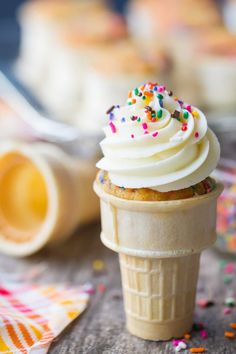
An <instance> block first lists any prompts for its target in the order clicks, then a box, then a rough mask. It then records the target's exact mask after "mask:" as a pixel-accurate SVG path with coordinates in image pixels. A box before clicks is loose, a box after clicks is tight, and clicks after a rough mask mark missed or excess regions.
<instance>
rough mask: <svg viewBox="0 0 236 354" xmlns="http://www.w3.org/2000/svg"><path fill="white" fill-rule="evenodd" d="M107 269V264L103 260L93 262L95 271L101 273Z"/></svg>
mask: <svg viewBox="0 0 236 354" xmlns="http://www.w3.org/2000/svg"><path fill="white" fill-rule="evenodd" d="M104 268H105V264H104V262H103V261H102V260H101V259H95V260H94V261H93V269H94V270H96V271H101V270H103V269H104Z"/></svg>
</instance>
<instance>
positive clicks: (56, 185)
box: [0, 143, 98, 256]
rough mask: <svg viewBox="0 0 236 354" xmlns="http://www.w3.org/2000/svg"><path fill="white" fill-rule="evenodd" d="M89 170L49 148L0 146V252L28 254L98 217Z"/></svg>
mask: <svg viewBox="0 0 236 354" xmlns="http://www.w3.org/2000/svg"><path fill="white" fill-rule="evenodd" d="M93 179H94V168H93V167H91V166H90V165H89V163H86V162H82V161H78V160H73V159H72V158H70V157H69V156H68V155H66V154H65V153H64V152H63V151H62V150H61V149H59V148H57V147H55V146H53V145H50V144H43V143H41V144H34V145H27V144H22V143H7V144H6V143H4V144H3V145H2V146H1V147H0V251H2V252H3V253H7V254H11V255H14V256H26V255H30V254H32V253H34V252H36V251H38V250H39V249H41V248H42V247H43V246H45V245H46V244H47V245H48V244H53V243H56V242H59V241H62V240H65V239H66V238H68V237H69V236H70V235H71V234H72V232H73V231H74V230H75V228H76V227H77V226H78V225H80V224H82V223H85V222H89V221H91V220H93V219H94V218H96V217H97V215H98V203H97V201H96V198H95V196H94V193H93V191H92V180H93Z"/></svg>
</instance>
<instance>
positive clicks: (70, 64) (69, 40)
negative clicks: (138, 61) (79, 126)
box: [40, 9, 127, 122]
mask: <svg viewBox="0 0 236 354" xmlns="http://www.w3.org/2000/svg"><path fill="white" fill-rule="evenodd" d="M126 35H127V31H126V26H125V23H124V20H123V19H122V18H121V17H120V16H119V15H117V14H115V13H113V12H111V11H110V10H109V9H100V10H97V11H96V12H90V13H89V14H88V15H87V16H85V17H84V18H81V19H80V20H79V21H77V22H76V23H71V25H70V26H67V27H66V28H64V29H63V30H61V31H60V32H59V33H58V36H57V38H56V43H55V47H54V51H53V53H52V55H51V59H50V64H49V70H48V75H47V78H46V80H45V81H44V85H43V86H42V90H41V92H40V96H41V98H42V101H43V103H44V104H45V106H46V107H47V108H48V110H49V111H50V112H51V113H53V114H55V115H56V117H57V118H59V119H61V120H63V121H69V122H72V121H73V118H74V112H75V110H76V109H77V107H78V104H80V101H81V100H82V98H83V94H84V84H85V80H86V76H87V74H88V69H87V67H88V65H87V62H88V61H89V60H90V58H91V57H95V58H96V55H97V52H100V51H102V50H106V46H107V45H108V44H109V43H111V42H114V43H115V42H116V41H117V40H119V39H122V38H124V37H126ZM58 97H60V99H59V100H58Z"/></svg>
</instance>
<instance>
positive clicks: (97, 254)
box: [0, 224, 236, 354]
mask: <svg viewBox="0 0 236 354" xmlns="http://www.w3.org/2000/svg"><path fill="white" fill-rule="evenodd" d="M221 258H223V257H222V256H221V255H219V254H217V253H215V252H214V251H212V250H211V251H206V252H204V255H203V257H202V261H201V272H200V280H199V285H198V297H202V298H212V299H213V300H214V301H215V302H216V304H215V306H212V307H211V308H207V309H200V308H197V309H196V316H195V321H198V322H203V323H204V325H205V326H206V328H207V330H208V332H209V338H208V339H205V340H204V339H202V338H200V334H199V333H196V332H195V334H194V335H193V338H192V340H191V345H192V346H204V347H206V348H207V349H208V353H214V354H231V353H232V354H233V353H234V354H235V353H236V340H235V341H230V340H228V339H226V338H224V330H226V329H227V328H228V324H229V323H230V322H231V321H236V315H235V313H232V314H231V315H224V314H223V304H222V303H223V301H224V298H225V297H226V296H227V294H231V293H230V292H231V291H232V292H233V293H234V294H235V290H236V289H235V284H236V282H235V280H234V282H233V283H232V284H231V285H225V284H224V283H223V275H222V274H221V272H220V271H219V260H220V259H221ZM94 259H102V260H103V261H104V262H105V264H106V268H107V270H106V271H105V272H103V273H102V274H100V275H98V274H97V273H95V272H94V270H93V268H92V261H93V260H94ZM38 263H42V264H43V265H45V271H44V272H43V274H41V275H40V276H39V278H38V279H37V281H38V282H40V283H45V282H47V283H50V282H68V283H71V284H76V285H78V284H83V283H84V282H88V281H89V282H92V283H93V284H94V285H95V286H96V285H97V284H99V283H104V284H105V285H106V291H105V292H104V293H99V292H97V293H96V294H95V295H92V298H91V303H90V305H89V307H88V309H87V310H86V312H85V313H84V314H83V315H82V316H81V317H79V318H78V319H77V320H75V321H74V323H73V324H72V325H70V326H69V327H68V328H67V329H66V330H65V331H64V332H63V333H62V334H61V335H60V336H59V338H57V340H56V341H55V342H54V343H53V344H52V346H51V349H50V352H49V353H50V354H80V353H81V354H85V353H86V354H87V353H89V354H90V353H91V354H100V353H103V354H124V353H135V354H139V353H140V354H144V353H145V354H146V353H147V354H154V353H155V354H156V353H159V354H169V353H174V350H173V348H172V345H171V343H170V342H167V343H155V342H148V341H143V340H141V339H138V338H135V337H134V336H131V335H129V334H128V332H127V331H126V328H125V317H124V312H123V301H122V290H121V283H120V273H119V264H118V257H117V255H116V254H115V253H113V252H111V251H110V250H108V249H106V248H105V247H104V246H103V245H102V244H101V242H100V240H99V225H96V224H94V225H92V226H89V227H84V228H82V229H80V230H78V232H77V233H76V234H75V235H74V236H73V237H72V238H71V240H70V241H69V242H68V243H67V244H65V245H60V246H58V247H56V248H54V249H46V250H43V251H42V252H40V253H39V254H37V255H36V256H32V257H29V258H27V259H24V260H18V259H13V258H9V257H6V256H1V257H0V266H1V271H2V272H12V273H13V272H24V271H26V270H27V269H29V267H32V266H33V265H35V264H38Z"/></svg>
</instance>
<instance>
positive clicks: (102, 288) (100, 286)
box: [97, 283, 106, 293]
mask: <svg viewBox="0 0 236 354" xmlns="http://www.w3.org/2000/svg"><path fill="white" fill-rule="evenodd" d="M97 291H98V292H99V293H104V292H105V291H106V286H105V284H103V283H99V284H98V285H97Z"/></svg>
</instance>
